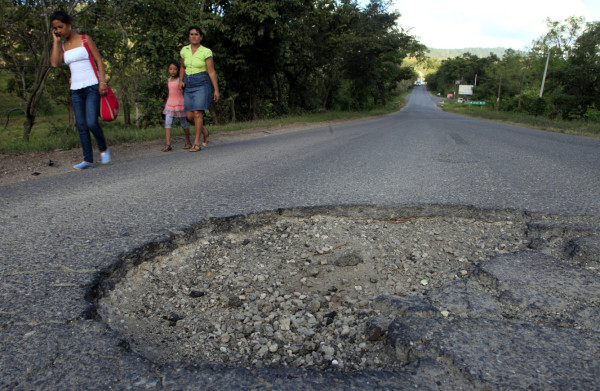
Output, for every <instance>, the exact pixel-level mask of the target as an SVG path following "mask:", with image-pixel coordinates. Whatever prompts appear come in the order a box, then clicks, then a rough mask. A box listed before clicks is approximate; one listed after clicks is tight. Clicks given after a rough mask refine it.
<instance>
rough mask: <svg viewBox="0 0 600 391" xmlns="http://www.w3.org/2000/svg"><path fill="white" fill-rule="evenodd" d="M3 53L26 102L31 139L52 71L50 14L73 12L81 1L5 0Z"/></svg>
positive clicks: (0, 35) (26, 132)
mask: <svg viewBox="0 0 600 391" xmlns="http://www.w3.org/2000/svg"><path fill="white" fill-rule="evenodd" d="M1 1H2V3H1V4H2V7H1V8H0V24H1V25H2V26H3V28H2V29H1V30H0V56H1V58H2V61H3V63H4V66H5V70H6V71H8V72H9V73H10V74H11V76H12V78H13V81H14V85H15V87H16V90H17V92H18V96H19V98H20V99H22V100H23V102H24V103H25V109H24V110H23V111H24V113H25V122H24V123H23V140H25V141H29V136H30V134H31V129H32V128H33V125H34V123H35V120H36V117H37V114H38V109H39V107H40V102H41V99H42V95H43V93H44V90H45V87H46V81H47V79H48V75H49V72H50V69H51V67H50V52H51V50H52V39H51V37H50V28H51V24H50V14H51V13H52V12H53V11H54V10H56V9H59V8H60V9H64V10H66V11H67V12H72V11H73V9H74V8H75V6H76V5H78V4H81V3H82V2H81V1H50V0H47V1H43V0H42V1H32V0H28V1H9V0H1Z"/></svg>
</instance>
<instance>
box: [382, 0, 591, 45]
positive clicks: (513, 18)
mask: <svg viewBox="0 0 600 391" xmlns="http://www.w3.org/2000/svg"><path fill="white" fill-rule="evenodd" d="M394 8H395V9H397V10H398V11H399V12H400V14H401V15H402V16H401V17H400V19H399V24H400V26H401V27H402V28H404V29H410V34H412V35H415V36H416V37H417V39H419V41H420V42H421V43H423V44H425V45H427V46H428V47H431V48H445V49H452V48H468V47H506V48H513V49H525V48H527V47H529V46H530V45H531V42H532V41H533V40H535V39H537V38H539V37H540V36H542V35H544V34H545V33H546V32H547V31H548V29H547V26H546V18H547V17H549V18H551V19H552V20H560V21H562V20H564V19H565V18H567V17H569V16H585V18H586V20H587V21H595V20H600V1H597V0H595V1H593V2H592V1H589V0H571V1H569V2H565V1H564V0H532V1H528V0H504V1H502V2H498V1H487V0H485V1H478V2H474V1H473V2H449V1H441V0H421V1H414V0H413V1H409V0H394Z"/></svg>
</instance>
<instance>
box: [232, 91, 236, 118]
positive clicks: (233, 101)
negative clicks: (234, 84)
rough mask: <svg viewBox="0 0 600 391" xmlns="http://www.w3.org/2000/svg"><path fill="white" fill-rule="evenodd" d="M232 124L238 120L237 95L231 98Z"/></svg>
mask: <svg viewBox="0 0 600 391" xmlns="http://www.w3.org/2000/svg"><path fill="white" fill-rule="evenodd" d="M231 122H236V118H235V95H232V96H231Z"/></svg>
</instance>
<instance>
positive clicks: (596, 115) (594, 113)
mask: <svg viewBox="0 0 600 391" xmlns="http://www.w3.org/2000/svg"><path fill="white" fill-rule="evenodd" d="M583 118H584V119H585V120H586V121H590V122H595V123H600V110H598V109H596V106H594V105H591V106H588V107H587V109H586V110H585V113H584V114H583Z"/></svg>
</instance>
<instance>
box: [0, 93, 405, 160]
mask: <svg viewBox="0 0 600 391" xmlns="http://www.w3.org/2000/svg"><path fill="white" fill-rule="evenodd" d="M407 94H408V91H407V92H405V93H403V94H401V95H400V96H398V97H396V98H394V99H393V100H392V101H391V102H389V103H388V105H386V106H385V107H377V108H375V109H372V110H368V111H325V112H319V113H309V114H304V115H295V116H286V117H280V118H273V119H265V120H259V121H251V122H236V123H230V124H226V125H211V126H210V131H211V133H213V134H214V133H218V132H234V131H237V130H242V129H252V128H264V127H278V126H286V125H292V124H303V123H315V122H325V121H335V120H343V119H354V118H362V117H369V116H375V115H381V114H387V113H390V112H394V111H397V110H398V109H399V108H401V107H402V106H403V105H404V98H405V97H406V95H407ZM54 111H55V112H57V114H52V115H46V116H39V117H38V118H37V122H36V124H35V126H34V127H33V130H32V132H31V134H30V138H29V141H28V142H26V141H23V121H24V116H23V115H22V114H16V115H15V114H13V115H11V119H10V121H8V125H7V126H6V127H4V122H5V121H6V118H4V119H3V123H2V127H0V153H3V154H18V153H26V152H44V151H54V150H67V149H72V148H77V147H79V137H78V135H77V133H76V132H74V131H70V130H68V129H67V115H66V113H61V110H59V109H55V110H54ZM176 125H177V126H173V132H174V135H175V136H179V135H180V134H183V131H182V130H181V129H180V127H179V126H178V125H179V124H178V123H177V124H176ZM101 126H102V129H103V130H104V134H105V136H106V140H107V143H108V145H117V144H122V143H131V142H142V141H150V140H157V139H162V138H164V136H165V129H164V128H163V127H161V126H156V127H151V128H145V129H142V128H137V127H135V126H131V125H126V124H125V123H123V118H122V117H120V118H118V119H117V121H115V122H101Z"/></svg>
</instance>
